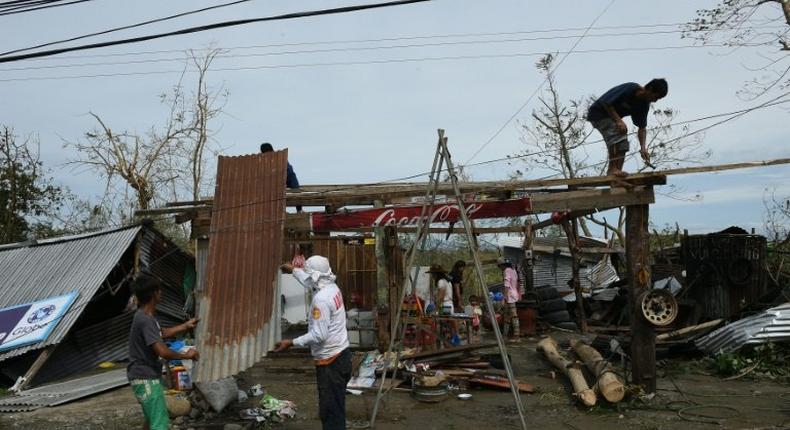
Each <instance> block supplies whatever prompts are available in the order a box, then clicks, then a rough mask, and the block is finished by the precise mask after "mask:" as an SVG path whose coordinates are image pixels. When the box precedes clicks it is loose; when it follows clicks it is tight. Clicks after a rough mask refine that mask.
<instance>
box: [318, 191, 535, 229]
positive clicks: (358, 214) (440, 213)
mask: <svg viewBox="0 0 790 430" xmlns="http://www.w3.org/2000/svg"><path fill="white" fill-rule="evenodd" d="M464 210H465V211H466V214H467V216H468V217H469V218H470V219H482V218H499V217H514V216H522V215H527V214H529V213H532V200H531V199H530V198H529V197H524V198H521V199H513V200H504V201H494V202H470V203H466V204H464ZM421 214H422V205H412V206H393V207H387V208H375V209H364V210H358V211H347V212H338V213H333V214H326V213H314V214H311V216H310V225H311V227H312V229H313V231H335V230H344V229H348V228H359V227H387V226H398V227H400V226H404V225H413V224H417V221H418V220H419V219H420V215H421ZM428 218H429V219H430V221H431V222H432V223H440V222H456V221H458V220H460V219H461V211H460V210H459V207H458V204H456V203H445V204H437V205H436V206H434V207H433V211H432V212H431V213H430V214H429V215H428Z"/></svg>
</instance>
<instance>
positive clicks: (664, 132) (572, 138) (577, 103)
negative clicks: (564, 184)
mask: <svg viewBox="0 0 790 430" xmlns="http://www.w3.org/2000/svg"><path fill="white" fill-rule="evenodd" d="M554 60H555V56H554V55H551V54H548V55H546V56H544V57H542V58H541V59H540V60H539V61H538V62H537V63H536V67H537V68H538V70H539V71H540V72H541V73H542V74H544V75H545V76H546V78H547V79H546V82H547V86H546V89H545V90H544V92H543V95H542V96H541V97H539V98H538V100H539V102H540V104H541V106H540V107H539V108H538V109H536V110H534V111H533V112H532V115H531V117H532V118H531V121H529V122H526V123H521V124H520V126H521V141H522V143H524V145H525V149H524V150H523V151H521V152H520V153H518V154H515V156H514V157H513V159H514V161H515V160H516V159H520V160H522V161H523V163H524V165H525V166H526V168H527V169H533V168H540V169H544V170H548V171H550V172H553V173H554V174H555V175H557V176H562V177H564V178H578V177H584V176H601V175H604V174H605V173H604V172H605V171H606V158H605V157H606V155H605V151H598V153H600V154H604V159H603V160H601V161H595V160H594V159H593V155H592V153H591V151H590V149H591V145H599V146H600V147H601V148H603V145H604V144H603V143H602V142H601V140H600V139H593V138H592V137H591V136H593V131H594V130H593V128H592V127H591V126H590V125H589V123H588V121H587V120H586V119H585V114H586V111H587V108H588V106H589V103H590V101H589V100H587V101H585V100H584V99H583V98H579V99H575V100H570V101H569V102H567V103H565V102H563V100H562V97H561V96H560V92H559V89H558V87H557V82H556V79H555V76H554V74H553V64H554ZM676 117H677V112H676V111H674V110H672V109H668V108H665V109H657V110H655V111H654V112H653V124H654V126H653V127H652V128H651V129H649V131H648V141H647V146H648V151H649V152H650V160H651V162H652V163H653V165H654V166H655V167H656V168H661V167H671V166H677V165H680V164H684V163H698V162H701V161H703V160H704V159H706V158H708V157H709V156H710V152H709V151H703V149H702V139H703V136H702V135H701V134H699V133H697V134H694V135H691V136H690V133H689V129H688V125H683V126H681V127H677V126H675V125H673V121H674V120H675V118H676ZM595 136H597V135H595ZM645 168H646V166H642V167H640V169H639V171H642V170H644V169H645ZM516 173H517V174H519V175H520V176H523V174H524V172H522V171H521V170H517V172H516ZM680 191H681V190H678V189H673V188H670V190H669V192H667V193H666V195H668V196H670V197H673V198H682V197H681V194H680ZM588 222H592V223H595V224H598V225H600V226H601V227H603V228H605V229H607V230H608V231H611V232H612V233H614V234H615V235H616V236H617V238H618V240H619V242H620V243H621V244H623V243H625V242H624V239H625V235H624V232H623V231H624V225H625V211H624V210H623V208H620V211H619V214H618V219H617V220H616V221H614V222H612V221H609V220H606V219H605V218H602V217H599V216H597V215H590V216H588V217H586V218H585V219H581V220H580V222H579V227H580V228H581V230H582V232H583V233H584V234H585V235H587V236H590V235H591V231H590V226H589V224H588Z"/></svg>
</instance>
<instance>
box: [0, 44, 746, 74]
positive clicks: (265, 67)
mask: <svg viewBox="0 0 790 430" xmlns="http://www.w3.org/2000/svg"><path fill="white" fill-rule="evenodd" d="M748 46H761V45H748ZM712 47H729V46H728V45H724V44H720V45H679V46H657V47H643V48H604V49H587V50H576V51H575V52H573V54H574V55H577V54H598V53H611V52H629V51H664V50H675V49H706V48H712ZM567 52H569V51H559V52H558V53H560V54H562V53H567ZM545 54H546V53H545V52H529V53H523V52H519V53H509V54H482V55H455V56H437V57H414V58H393V59H382V60H362V61H336V62H318V63H296V64H279V65H256V66H239V67H224V68H212V69H211V70H212V71H215V72H228V71H249V70H269V69H292V68H304V67H336V66H357V65H371V64H394V63H414V62H422V61H450V60H475V59H494V58H519V57H535V56H540V55H545ZM20 70H24V69H20ZM0 71H3V70H0ZM187 72H191V71H187ZM173 73H184V70H183V69H181V70H158V71H146V72H120V73H97V74H89V75H61V76H41V77H24V78H6V79H0V82H18V81H46V80H59V79H79V78H106V77H118V76H141V75H161V74H173Z"/></svg>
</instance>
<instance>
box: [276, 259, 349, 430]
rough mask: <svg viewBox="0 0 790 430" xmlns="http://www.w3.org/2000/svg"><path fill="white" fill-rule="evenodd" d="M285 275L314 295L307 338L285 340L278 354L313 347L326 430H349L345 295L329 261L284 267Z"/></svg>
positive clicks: (320, 411) (322, 415) (320, 403)
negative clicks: (292, 277) (290, 276)
mask: <svg viewBox="0 0 790 430" xmlns="http://www.w3.org/2000/svg"><path fill="white" fill-rule="evenodd" d="M280 269H281V270H282V271H283V273H291V274H293V276H294V277H295V278H296V279H297V280H298V281H299V282H300V283H301V284H302V285H304V286H305V288H309V289H311V290H312V291H313V301H312V303H311V305H310V309H311V312H310V321H309V323H308V331H307V334H305V335H303V336H299V337H297V338H296V339H283V340H282V341H280V342H278V343H277V345H275V349H274V352H281V351H285V350H287V349H288V348H290V347H291V346H294V345H296V346H298V347H305V346H309V347H310V353H311V354H312V356H313V359H314V361H315V366H316V379H317V380H318V409H319V416H320V417H321V423H322V424H323V427H322V428H323V430H343V429H345V428H346V384H348V381H349V379H351V352H350V351H349V349H348V332H347V331H346V309H345V307H344V306H343V294H342V293H341V292H340V289H339V288H338V287H337V284H335V275H334V274H333V273H332V268H331V267H330V266H329V260H327V259H326V258H325V257H322V256H320V255H314V256H312V257H310V258H308V259H307V260H306V261H305V265H304V268H302V269H300V268H294V267H293V266H292V265H291V264H283V265H282V266H281V267H280Z"/></svg>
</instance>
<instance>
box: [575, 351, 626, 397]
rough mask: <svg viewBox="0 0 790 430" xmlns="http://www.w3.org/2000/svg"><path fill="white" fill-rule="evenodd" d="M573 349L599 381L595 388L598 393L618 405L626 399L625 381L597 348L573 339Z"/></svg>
mask: <svg viewBox="0 0 790 430" xmlns="http://www.w3.org/2000/svg"><path fill="white" fill-rule="evenodd" d="M571 348H573V351H574V352H575V353H576V355H578V356H579V358H581V359H582V361H584V365H585V366H587V368H588V369H590V372H592V373H593V374H594V375H595V376H596V377H598V381H597V382H596V383H595V386H596V387H597V389H598V392H599V393H601V394H602V395H603V397H604V398H605V399H606V400H607V401H609V402H610V403H617V402H619V401H621V400H623V397H625V384H624V383H623V379H622V378H620V376H618V375H617V374H616V373H614V371H613V370H612V367H611V366H610V365H609V363H608V362H607V361H605V360H604V359H603V357H602V356H601V354H599V353H598V351H596V350H595V348H593V347H591V346H589V345H587V344H585V343H584V342H582V341H580V340H578V339H573V340H571Z"/></svg>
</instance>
